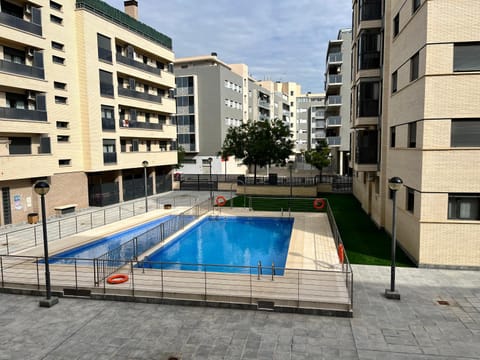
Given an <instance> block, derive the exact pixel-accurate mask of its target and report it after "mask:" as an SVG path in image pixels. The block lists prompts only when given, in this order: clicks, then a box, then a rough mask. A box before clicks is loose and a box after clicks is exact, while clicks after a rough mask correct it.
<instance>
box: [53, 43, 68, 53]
mask: <svg viewBox="0 0 480 360" xmlns="http://www.w3.org/2000/svg"><path fill="white" fill-rule="evenodd" d="M64 48H65V46H64V45H63V44H61V43H59V42H56V41H52V49H56V50H62V51H63V49H64Z"/></svg>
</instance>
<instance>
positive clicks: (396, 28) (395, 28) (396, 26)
mask: <svg viewBox="0 0 480 360" xmlns="http://www.w3.org/2000/svg"><path fill="white" fill-rule="evenodd" d="M399 32H400V14H397V15H396V16H395V17H394V18H393V37H395V36H397V35H398V33H399Z"/></svg>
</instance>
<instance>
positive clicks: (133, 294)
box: [130, 260, 135, 296]
mask: <svg viewBox="0 0 480 360" xmlns="http://www.w3.org/2000/svg"><path fill="white" fill-rule="evenodd" d="M130 273H131V274H132V296H135V276H134V275H133V261H132V260H130Z"/></svg>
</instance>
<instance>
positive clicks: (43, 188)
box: [34, 181, 58, 307]
mask: <svg viewBox="0 0 480 360" xmlns="http://www.w3.org/2000/svg"><path fill="white" fill-rule="evenodd" d="M34 190H35V192H36V193H37V194H38V195H40V203H41V207H42V230H43V254H44V258H45V290H46V293H47V295H46V299H45V300H40V306H41V307H52V306H53V305H55V304H56V303H58V298H52V288H51V284H50V266H49V260H48V236H47V214H46V211H45V195H46V194H47V193H48V192H49V191H50V185H49V184H48V183H47V182H46V181H38V182H37V183H36V184H35V185H34Z"/></svg>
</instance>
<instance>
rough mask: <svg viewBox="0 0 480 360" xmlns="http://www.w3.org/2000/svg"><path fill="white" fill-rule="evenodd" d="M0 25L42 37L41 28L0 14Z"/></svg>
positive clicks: (11, 16)
mask: <svg viewBox="0 0 480 360" xmlns="http://www.w3.org/2000/svg"><path fill="white" fill-rule="evenodd" d="M0 24H3V25H7V26H11V27H14V28H16V29H19V30H23V31H26V32H29V33H32V34H35V35H39V36H41V35H42V26H41V25H37V24H34V23H32V22H29V21H25V20H23V19H20V18H18V17H16V16H13V15H9V14H6V13H4V12H0Z"/></svg>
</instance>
